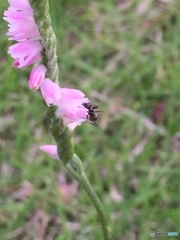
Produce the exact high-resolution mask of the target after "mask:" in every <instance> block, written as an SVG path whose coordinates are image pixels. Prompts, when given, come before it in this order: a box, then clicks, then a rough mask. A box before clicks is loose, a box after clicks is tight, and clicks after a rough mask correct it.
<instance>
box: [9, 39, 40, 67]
mask: <svg viewBox="0 0 180 240" xmlns="http://www.w3.org/2000/svg"><path fill="white" fill-rule="evenodd" d="M41 51H42V46H41V43H40V42H38V41H34V40H27V41H24V42H20V43H16V44H14V45H12V46H11V47H9V51H8V53H9V54H10V55H11V57H13V58H14V59H15V61H14V63H13V67H16V68H23V67H27V66H29V65H31V64H33V63H36V62H38V61H40V60H41V59H42V57H41Z"/></svg>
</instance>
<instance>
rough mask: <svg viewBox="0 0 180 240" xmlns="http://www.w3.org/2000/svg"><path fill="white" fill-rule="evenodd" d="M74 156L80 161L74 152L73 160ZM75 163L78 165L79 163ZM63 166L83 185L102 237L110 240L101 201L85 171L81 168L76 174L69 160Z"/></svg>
mask: <svg viewBox="0 0 180 240" xmlns="http://www.w3.org/2000/svg"><path fill="white" fill-rule="evenodd" d="M74 158H76V160H77V158H78V162H79V161H81V160H80V159H79V157H78V156H76V155H75V154H74V156H73V160H75V159H74ZM76 162H77V161H76ZM80 164H81V163H80ZM77 165H79V163H78V164H77ZM65 168H66V169H67V171H68V173H69V174H70V175H72V176H73V177H74V178H75V179H76V180H77V181H78V182H79V183H80V184H81V185H82V186H83V188H84V190H85V191H86V193H87V194H88V196H89V197H90V199H91V201H92V203H93V205H94V207H95V208H96V211H97V212H98V214H99V220H100V223H101V227H102V230H103V235H104V239H105V240H110V227H109V226H108V223H107V218H106V215H105V213H104V210H103V208H102V204H101V201H100V199H99V197H98V196H97V194H96V192H95V191H94V189H93V187H92V185H91V184H90V182H89V180H88V179H87V177H86V174H85V172H84V171H83V170H82V168H81V170H80V172H79V174H78V173H77V170H75V169H74V167H73V166H72V161H70V162H69V163H68V164H67V165H65Z"/></svg>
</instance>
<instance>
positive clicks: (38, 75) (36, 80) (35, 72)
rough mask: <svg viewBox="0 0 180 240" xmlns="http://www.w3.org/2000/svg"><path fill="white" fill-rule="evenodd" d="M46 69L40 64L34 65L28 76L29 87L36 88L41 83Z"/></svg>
mask: <svg viewBox="0 0 180 240" xmlns="http://www.w3.org/2000/svg"><path fill="white" fill-rule="evenodd" d="M46 71H47V69H46V67H45V66H44V65H42V64H41V65H38V66H35V67H34V68H33V69H32V71H31V74H30V78H29V87H30V89H34V90H37V89H38V88H39V87H40V86H41V85H42V83H43V82H44V79H45V74H46Z"/></svg>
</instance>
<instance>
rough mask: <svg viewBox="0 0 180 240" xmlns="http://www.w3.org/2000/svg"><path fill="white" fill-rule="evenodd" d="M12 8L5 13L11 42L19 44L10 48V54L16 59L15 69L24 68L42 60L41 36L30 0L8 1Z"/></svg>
mask: <svg viewBox="0 0 180 240" xmlns="http://www.w3.org/2000/svg"><path fill="white" fill-rule="evenodd" d="M8 2H9V4H10V7H9V8H8V10H6V11H5V12H4V20H5V21H7V22H8V27H9V30H8V32H7V35H8V36H10V37H9V40H15V41H17V42H18V43H16V44H14V45H12V46H11V47H10V48H9V51H8V53H9V54H10V55H11V56H12V57H13V58H14V59H15V61H14V63H13V67H16V68H23V67H27V66H29V65H31V64H33V63H36V62H38V61H40V60H41V59H42V57H41V51H42V45H41V43H40V41H39V40H38V39H40V34H39V30H38V27H37V25H36V23H35V20H34V18H33V10H32V8H31V6H30V4H29V1H28V0H19V1H17V0H8Z"/></svg>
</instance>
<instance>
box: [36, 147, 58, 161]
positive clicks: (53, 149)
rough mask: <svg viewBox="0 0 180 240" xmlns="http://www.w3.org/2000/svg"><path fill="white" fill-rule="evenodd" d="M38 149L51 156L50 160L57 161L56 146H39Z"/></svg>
mask: <svg viewBox="0 0 180 240" xmlns="http://www.w3.org/2000/svg"><path fill="white" fill-rule="evenodd" d="M39 149H40V150H42V151H44V152H46V153H47V154H49V156H51V157H52V158H55V159H57V160H59V156H58V153H57V146H56V145H41V146H39Z"/></svg>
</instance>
